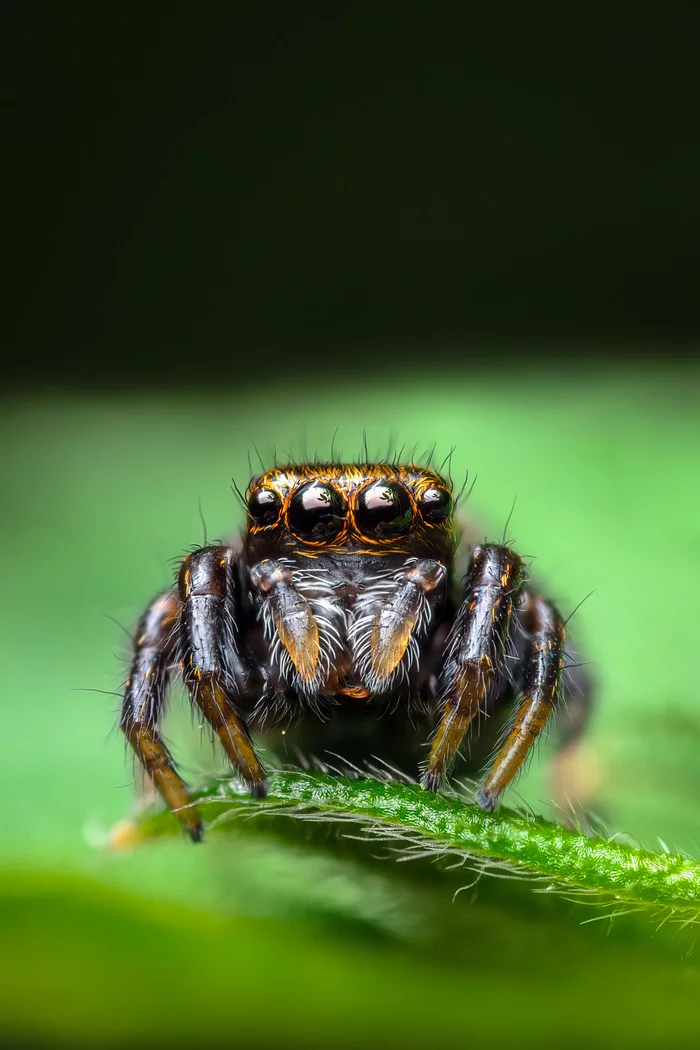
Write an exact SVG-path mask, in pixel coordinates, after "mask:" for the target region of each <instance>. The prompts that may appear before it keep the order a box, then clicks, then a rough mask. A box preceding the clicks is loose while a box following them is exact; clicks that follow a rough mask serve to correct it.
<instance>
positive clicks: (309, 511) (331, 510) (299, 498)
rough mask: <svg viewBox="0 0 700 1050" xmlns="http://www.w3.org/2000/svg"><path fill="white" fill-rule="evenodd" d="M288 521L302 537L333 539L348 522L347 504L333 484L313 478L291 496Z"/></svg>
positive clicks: (290, 526) (304, 538) (307, 538)
mask: <svg viewBox="0 0 700 1050" xmlns="http://www.w3.org/2000/svg"><path fill="white" fill-rule="evenodd" d="M287 524H288V525H289V528H290V529H291V530H292V532H293V533H295V535H297V536H299V537H300V539H303V540H327V539H331V538H332V537H333V536H337V534H338V533H339V532H340V530H341V529H342V527H343V525H344V524H345V504H344V503H343V500H342V497H341V496H340V494H339V493H338V492H336V491H335V489H333V488H331V487H330V485H324V484H322V483H321V482H320V481H310V482H309V483H308V485H302V487H301V488H300V489H297V491H296V492H295V493H294V495H293V496H292V498H291V500H290V503H289V507H288V509H287Z"/></svg>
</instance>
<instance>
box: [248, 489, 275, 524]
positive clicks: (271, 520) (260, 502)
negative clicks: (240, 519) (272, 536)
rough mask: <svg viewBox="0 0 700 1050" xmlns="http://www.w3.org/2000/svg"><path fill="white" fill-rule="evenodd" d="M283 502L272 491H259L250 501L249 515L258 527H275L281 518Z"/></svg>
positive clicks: (252, 495)
mask: <svg viewBox="0 0 700 1050" xmlns="http://www.w3.org/2000/svg"><path fill="white" fill-rule="evenodd" d="M281 508H282V501H281V500H280V498H279V496H278V495H277V493H276V492H273V491H272V489H257V490H256V491H255V492H252V493H251V495H250V498H249V499H248V513H249V514H250V516H251V518H252V519H253V521H254V522H255V524H256V525H260V526H262V527H266V526H270V525H274V524H275V523H276V521H277V519H278V518H279V516H280V510H281Z"/></svg>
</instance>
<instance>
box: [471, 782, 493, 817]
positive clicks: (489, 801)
mask: <svg viewBox="0 0 700 1050" xmlns="http://www.w3.org/2000/svg"><path fill="white" fill-rule="evenodd" d="M474 801H475V802H476V804H477V806H478V807H479V808H480V809H483V811H484V813H493V811H494V809H495V808H496V804H497V803H498V795H495V794H494V793H493V792H492V791H489V790H488V789H487V788H481V789H480V790H479V791H477V793H476V795H475V797H474Z"/></svg>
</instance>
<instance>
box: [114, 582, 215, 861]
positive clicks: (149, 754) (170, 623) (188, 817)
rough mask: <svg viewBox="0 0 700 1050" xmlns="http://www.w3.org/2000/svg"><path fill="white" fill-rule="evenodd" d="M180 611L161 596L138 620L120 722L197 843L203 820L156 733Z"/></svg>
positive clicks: (167, 597)
mask: <svg viewBox="0 0 700 1050" xmlns="http://www.w3.org/2000/svg"><path fill="white" fill-rule="evenodd" d="M179 615H180V603H179V601H178V599H177V597H176V596H175V595H174V594H160V595H158V597H157V598H155V599H154V601H152V602H151V604H150V605H149V606H148V608H147V609H146V611H145V612H144V614H143V616H142V617H141V619H140V620H139V624H138V627H137V629H136V634H135V637H134V655H133V659H132V663H131V669H130V671H129V677H128V678H127V681H126V690H125V692H124V700H123V702H122V709H121V717H120V720H119V726H120V728H121V730H122V732H123V733H124V734H125V736H126V738H127V740H128V741H129V743H130V744H131V746H132V748H133V749H134V751H135V753H136V756H137V758H138V759H139V761H140V762H141V765H142V766H143V768H144V769H145V771H146V773H147V774H148V776H149V777H150V778H151V780H152V781H153V784H154V785H155V787H156V788H157V789H158V791H159V792H160V794H161V795H162V797H163V799H164V800H165V802H166V803H167V804H168V806H169V807H170V809H171V810H172V811H173V812H174V813H175V815H176V816H177V818H178V820H179V821H180V823H181V824H182V826H183V827H184V828H185V830H186V831H187V832H188V833H189V835H190V836H191V837H192V839H194V841H195V842H198V841H199V840H200V839H201V837H202V823H201V821H200V819H199V815H198V814H197V811H196V809H195V808H194V807H193V806H192V804H191V803H190V800H189V797H188V794H187V788H186V787H185V784H184V781H183V780H182V779H181V777H180V776H179V774H178V773H177V771H176V769H175V765H174V763H173V760H172V758H171V756H170V754H169V752H168V749H167V748H166V746H165V744H164V743H163V740H162V738H161V735H160V733H159V731H158V725H159V723H160V720H161V718H162V715H163V710H164V708H165V701H166V695H167V688H168V678H169V672H170V666H171V664H172V663H173V661H174V659H175V652H176V644H177V621H178V617H179Z"/></svg>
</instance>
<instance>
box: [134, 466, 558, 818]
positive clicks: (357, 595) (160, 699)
mask: <svg viewBox="0 0 700 1050" xmlns="http://www.w3.org/2000/svg"><path fill="white" fill-rule="evenodd" d="M246 504H247V516H248V520H247V528H246V531H245V534H244V536H243V538H242V541H239V542H237V543H236V544H234V545H226V546H207V547H204V548H202V549H200V550H197V551H195V552H194V553H192V554H189V555H188V556H187V557H186V558H185V559H184V561H183V562H182V565H181V568H180V571H179V575H178V580H177V585H176V587H175V589H174V590H172V591H168V592H167V593H165V594H161V595H159V596H158V597H157V598H156V599H155V600H154V601H153V602H152V603H151V605H150V606H149V607H148V609H147V610H146V612H145V613H144V615H143V616H142V618H141V621H140V623H139V626H138V629H137V632H136V637H135V642H134V657H133V662H132V666H131V671H130V675H129V678H128V681H127V686H126V692H125V697H124V703H123V707H122V715H121V727H122V729H123V731H124V732H125V734H126V736H127V738H128V740H129V742H130V743H131V745H132V747H133V749H134V751H135V752H136V754H137V756H138V758H139V759H140V761H141V762H142V764H143V766H144V768H145V770H146V771H147V772H148V774H149V775H150V777H151V779H152V780H153V782H154V784H155V786H156V787H157V788H158V790H159V791H160V792H161V794H162V796H163V798H164V799H165V801H166V802H167V803H168V805H169V806H170V807H171V808H172V809H173V811H174V812H175V813H176V814H177V816H178V818H179V819H180V821H181V822H182V824H183V825H184V826H185V828H186V829H187V830H188V831H189V833H190V834H191V835H192V837H193V838H195V839H198V838H200V837H201V834H202V828H201V823H200V820H199V817H198V816H197V814H196V812H195V811H194V809H193V807H192V806H191V805H189V804H188V796H187V791H186V788H185V785H184V783H183V781H182V780H181V778H180V776H179V774H178V773H177V771H176V769H175V766H174V764H173V761H172V758H171V757H170V755H169V753H168V751H167V749H166V747H165V745H164V743H163V741H162V738H161V736H160V731H159V725H160V721H161V716H162V714H163V711H164V707H165V701H166V692H167V688H168V677H169V674H170V671H171V669H173V668H174V667H178V666H179V668H180V671H181V673H182V677H183V678H184V681H185V683H186V686H187V688H188V690H189V693H190V696H191V698H192V701H193V702H194V703H195V704H196V705H197V706H198V708H199V709H200V711H201V713H202V714H203V716H204V718H205V720H206V721H207V722H209V723H210V724H211V726H212V727H213V729H214V731H215V733H216V734H217V736H218V738H219V739H220V741H221V743H222V745H223V747H224V750H225V752H226V754H227V756H228V758H229V760H230V761H231V763H232V765H233V766H234V767H235V769H236V770H237V771H238V772H239V774H240V775H241V776H242V778H243V779H244V780H245V781H246V782H247V783H248V785H249V786H250V789H251V791H252V792H253V793H254V794H257V795H264V794H265V790H266V789H265V773H264V770H263V767H262V764H261V762H260V759H259V758H258V755H257V753H256V750H255V747H254V745H253V742H252V740H251V738H250V735H249V727H252V728H260V729H262V728H265V729H266V730H268V731H269V732H270V734H271V735H274V734H275V732H276V731H277V732H278V731H279V729H278V728H277V729H276V727H279V726H280V725H283V726H285V727H289V726H290V725H291V726H292V727H293V728H292V729H290V730H289V732H290V733H291V734H292V737H294V732H295V731H296V732H297V734H298V735H297V737H295V738H294V739H296V740H298V742H299V743H300V745H301V746H302V747H303V746H304V745H305V744H306V745H308V742H309V741H310V740H312V741H314V740H318V745H317V746H318V747H321V748H323V747H324V745H325V747H326V748H327V749H328V750H331V747H329V746H328V745H332V748H333V750H334V752H337V751H341V752H342V753H343V755H345V754H346V753H347V751H348V749H349V750H350V751H351V752H352V754H353V757H358V756H359V753H360V752H361V751H362V750H363V749H364V750H365V757H366V758H368V757H369V756H370V755H373V756H378V758H379V759H380V760H384V761H389V760H391V761H393V762H399V763H402V762H404V763H405V762H406V761H413V762H415V761H416V755H415V749H416V746H417V741H416V739H415V737H414V738H413V739H411V733H410V732H409V730H411V731H414V730H415V732H418V733H420V731H421V727H422V726H424V725H425V723H426V722H427V723H429V724H430V723H432V726H433V734H432V739H431V744H430V750H429V753H428V755H427V758H426V759H425V761H424V763H423V767H422V783H423V785H424V787H426V788H428V789H430V790H435V789H436V788H437V787H438V786H439V784H440V782H441V781H442V780H443V778H444V777H445V776H446V775H447V774H448V772H449V770H450V768H451V766H452V764H453V762H454V760H455V758H456V756H457V754H458V749H459V747H460V744H461V743H462V740H463V738H464V736H465V734H466V732H467V730H468V728H469V727H470V724H472V723H473V722H475V720H476V719H477V717H478V716H479V715H481V714H484V715H488V714H491V713H493V712H494V711H495V710H496V709H497V708H498V707H499V706H502V705H503V704H504V703H505V702H506V701H508V700H509V701H511V702H512V701H514V700H516V701H517V707H516V711H515V717H514V719H513V722H512V725H511V726H510V728H509V730H508V731H507V734H506V736H505V738H504V740H503V743H502V746H501V747H500V749H499V751H498V754H497V755H496V758H495V760H494V761H493V763H492V766H491V769H490V771H489V773H488V775H487V776H486V778H485V780H484V782H483V784H482V787H481V790H480V791H479V793H478V796H477V800H478V802H479V804H480V805H481V806H482V807H483V808H484V809H487V810H490V809H493V807H494V805H495V804H496V801H497V800H498V797H499V796H500V794H501V793H502V791H503V790H504V788H505V787H506V786H507V785H508V784H509V783H510V781H511V780H512V779H513V777H514V776H515V774H516V773H517V771H518V769H519V768H520V767H521V766H522V764H523V761H524V759H525V757H526V755H527V752H528V750H529V748H530V746H531V744H532V743H533V742H534V741H535V739H536V738H537V737H538V735H539V733H540V732H541V730H542V729H543V727H544V725H545V722H546V720H547V718H548V716H549V715H550V714H551V712H552V710H553V708H554V707H555V705H556V703H557V699H558V696H559V691H560V679H561V673H562V666H563V661H564V645H565V630H564V624H563V622H562V618H561V616H560V615H559V613H558V612H557V610H556V609H555V608H554V607H553V606H552V605H551V604H550V603H549V602H547V601H545V600H544V599H543V598H542V597H541V596H540V595H538V594H537V593H536V592H534V591H533V590H531V589H530V588H528V587H527V586H526V585H525V573H524V568H523V563H522V560H521V558H520V557H519V556H518V555H517V554H515V553H514V552H513V551H512V550H510V549H509V548H508V547H505V546H503V545H500V544H491V543H484V544H482V545H479V546H474V547H471V548H469V549H468V551H467V553H468V555H469V567H468V571H467V573H466V576H465V577H464V579H463V580H462V581H461V582H460V581H454V580H453V579H452V569H453V559H454V554H455V549H456V535H455V524H454V516H453V515H454V508H453V499H452V492H451V486H450V484H449V482H447V481H445V480H444V479H443V478H442V477H441V476H440V475H439V474H438V473H437V472H435V471H433V470H429V469H423V468H420V467H418V466H415V465H413V464H411V465H409V466H397V465H393V464H383V463H382V464H359V465H357V464H354V465H340V464H325V465H319V464H313V465H308V466H288V467H284V468H275V469H274V470H270V471H268V472H267V473H265V474H262V475H261V476H260V477H257V478H255V479H254V480H253V481H252V482H251V484H250V486H249V488H248V492H247V495H246ZM299 727H301V728H299ZM285 732H287V728H285ZM304 734H305V735H304ZM426 735H427V734H426V730H425V729H423V738H424V739H425V737H426ZM292 737H290V736H287V738H286V742H287V744H289V743H291V742H292ZM409 752H412V753H409Z"/></svg>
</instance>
